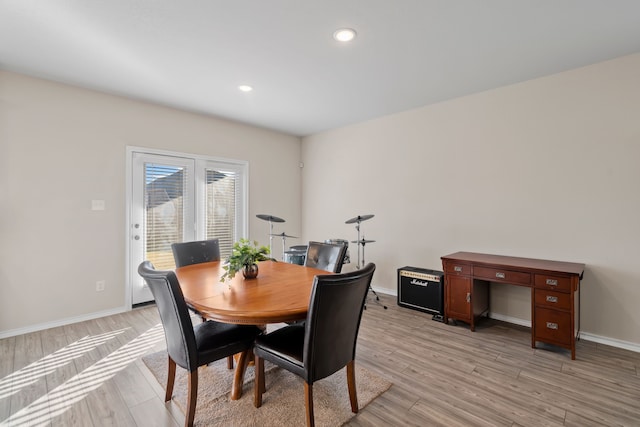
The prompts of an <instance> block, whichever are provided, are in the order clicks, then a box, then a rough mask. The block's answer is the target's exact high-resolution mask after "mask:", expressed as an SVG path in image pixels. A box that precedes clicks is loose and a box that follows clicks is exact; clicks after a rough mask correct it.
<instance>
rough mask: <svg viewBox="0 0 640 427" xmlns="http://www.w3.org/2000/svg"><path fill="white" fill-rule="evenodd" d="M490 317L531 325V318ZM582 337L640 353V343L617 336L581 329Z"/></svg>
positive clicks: (528, 326) (490, 314) (492, 314)
mask: <svg viewBox="0 0 640 427" xmlns="http://www.w3.org/2000/svg"><path fill="white" fill-rule="evenodd" d="M489 317H490V318H492V319H496V320H501V321H503V322H507V323H514V324H516V325H520V326H526V327H527V328H530V327H531V320H525V319H518V318H516V317H509V316H504V315H502V314H500V313H489ZM579 336H580V339H582V340H585V341H592V342H596V343H598V344H605V345H608V346H611V347H617V348H622V349H625V350H630V351H635V352H636V353H640V344H636V343H632V342H628V341H622V340H618V339H615V338H608V337H603V336H600V335H595V334H590V333H588V332H582V331H580V335H579Z"/></svg>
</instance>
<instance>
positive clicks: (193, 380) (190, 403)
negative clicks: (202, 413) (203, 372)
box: [184, 368, 198, 427]
mask: <svg viewBox="0 0 640 427" xmlns="http://www.w3.org/2000/svg"><path fill="white" fill-rule="evenodd" d="M197 399H198V368H196V369H195V370H194V371H193V372H189V391H188V393H187V413H186V414H185V416H184V425H185V427H192V426H193V419H194V418H195V416H196V400H197Z"/></svg>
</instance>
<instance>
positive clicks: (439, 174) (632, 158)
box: [302, 54, 640, 348]
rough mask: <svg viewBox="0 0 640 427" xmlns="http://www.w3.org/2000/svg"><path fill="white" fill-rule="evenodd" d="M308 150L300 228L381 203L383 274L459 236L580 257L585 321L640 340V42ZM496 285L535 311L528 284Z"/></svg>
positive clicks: (389, 278) (435, 258) (491, 245)
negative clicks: (615, 54) (613, 56)
mask: <svg viewBox="0 0 640 427" xmlns="http://www.w3.org/2000/svg"><path fill="white" fill-rule="evenodd" d="M302 159H303V161H304V164H305V167H304V169H303V185H302V189H303V199H302V206H303V210H302V212H303V213H302V223H303V236H304V237H305V238H306V239H325V238H347V239H349V240H355V238H356V231H355V229H354V227H353V226H349V225H346V224H345V220H347V219H349V218H351V217H354V216H356V215H359V214H375V217H374V218H373V219H371V220H369V221H367V222H364V223H362V229H363V231H364V235H365V237H366V238H367V239H373V240H376V243H372V244H370V245H367V247H366V255H367V261H373V262H375V263H376V264H377V265H378V270H377V271H376V275H375V277H374V283H373V285H374V287H377V288H379V289H385V290H388V291H390V292H395V290H396V270H397V269H398V268H399V267H402V266H405V265H411V266H417V267H425V268H432V269H441V263H440V256H442V255H445V254H448V253H451V252H455V251H459V250H464V251H475V252H486V253H495V254H506V255H514V256H522V257H534V258H544V259H557V260H564V261H574V262H583V263H585V264H586V272H585V275H584V280H583V282H582V290H583V292H582V329H583V331H584V332H585V333H588V334H592V335H593V336H596V337H607V338H609V339H613V340H621V341H624V342H626V343H635V344H638V345H640V326H639V325H640V310H638V304H639V303H640V269H639V268H638V265H639V261H638V260H639V259H640V249H639V248H640V221H639V220H638V217H639V215H640V214H639V213H640V189H639V187H638V185H639V183H640V167H639V166H638V163H639V162H640V54H636V55H631V56H627V57H623V58H619V59H617V60H613V61H608V62H604V63H599V64H596V65H593V66H589V67H585V68H581V69H577V70H573V71H570V72H565V73H561V74H557V75H553V76H549V77H546V78H541V79H536V80H532V81H528V82H524V83H521V84H516V85H512V86H508V87H503V88H500V89H497V90H492V91H487V92H483V93H479V94H475V95H472V96H467V97H464V98H459V99H455V100H452V101H449V102H443V103H440V104H437V105H432V106H427V107H423V108H419V109H415V110H412V111H407V112H404V113H401V114H395V115H392V116H387V117H383V118H380V119H377V120H372V121H369V122H366V123H361V124H357V125H353V126H348V127H344V128H341V129H335V130H332V131H328V132H324V133H321V134H317V135H313V136H309V137H306V138H304V139H303V143H302ZM350 250H351V254H352V258H354V254H355V250H356V248H355V246H354V245H352V244H351V245H350ZM493 291H494V292H493V297H492V302H493V307H492V311H493V312H495V313H496V314H497V315H501V316H504V317H512V318H517V319H525V320H526V319H530V315H529V310H530V299H529V291H528V290H527V289H526V288H515V287H511V286H500V287H499V286H495V287H494V288H493ZM639 348H640V347H639Z"/></svg>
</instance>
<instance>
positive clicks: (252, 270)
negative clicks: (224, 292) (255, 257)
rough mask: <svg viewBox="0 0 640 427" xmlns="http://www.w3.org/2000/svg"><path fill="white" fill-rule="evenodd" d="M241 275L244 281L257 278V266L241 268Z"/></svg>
mask: <svg viewBox="0 0 640 427" xmlns="http://www.w3.org/2000/svg"><path fill="white" fill-rule="evenodd" d="M242 275H243V276H244V278H245V279H255V278H256V277H258V264H251V265H245V266H244V267H242Z"/></svg>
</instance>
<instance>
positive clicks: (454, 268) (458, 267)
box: [453, 265, 462, 273]
mask: <svg viewBox="0 0 640 427" xmlns="http://www.w3.org/2000/svg"><path fill="white" fill-rule="evenodd" d="M453 271H455V272H456V273H462V267H460V266H458V265H456V266H455V267H453Z"/></svg>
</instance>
